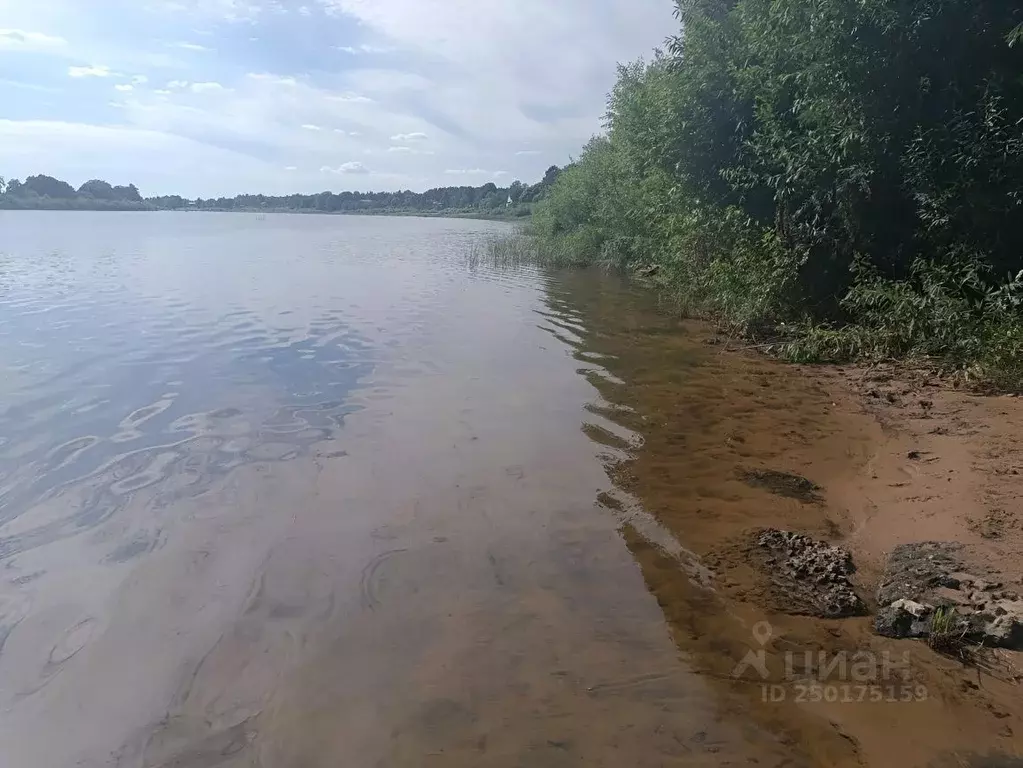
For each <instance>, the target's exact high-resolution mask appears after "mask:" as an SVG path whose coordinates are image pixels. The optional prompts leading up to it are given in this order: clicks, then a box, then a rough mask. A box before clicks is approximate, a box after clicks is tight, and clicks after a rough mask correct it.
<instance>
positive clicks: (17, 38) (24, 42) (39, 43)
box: [0, 29, 67, 51]
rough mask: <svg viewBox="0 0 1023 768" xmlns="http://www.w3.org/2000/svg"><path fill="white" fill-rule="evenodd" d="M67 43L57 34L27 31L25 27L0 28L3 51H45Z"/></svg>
mask: <svg viewBox="0 0 1023 768" xmlns="http://www.w3.org/2000/svg"><path fill="white" fill-rule="evenodd" d="M65 45H67V40H65V39H64V38H63V37H58V36H57V35H46V34H43V33H42V32H27V31H25V30H24V29H0V50H2V51H45V50H51V49H53V48H60V47H62V46H65Z"/></svg>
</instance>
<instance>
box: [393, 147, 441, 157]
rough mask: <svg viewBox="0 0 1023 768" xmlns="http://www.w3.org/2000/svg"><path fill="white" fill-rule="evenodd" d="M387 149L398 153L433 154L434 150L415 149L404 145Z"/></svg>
mask: <svg viewBox="0 0 1023 768" xmlns="http://www.w3.org/2000/svg"><path fill="white" fill-rule="evenodd" d="M387 151H388V152H390V153H392V154H398V155H433V154H435V152H434V151H433V150H430V149H416V148H415V147H406V146H404V145H402V146H397V147H388V148H387Z"/></svg>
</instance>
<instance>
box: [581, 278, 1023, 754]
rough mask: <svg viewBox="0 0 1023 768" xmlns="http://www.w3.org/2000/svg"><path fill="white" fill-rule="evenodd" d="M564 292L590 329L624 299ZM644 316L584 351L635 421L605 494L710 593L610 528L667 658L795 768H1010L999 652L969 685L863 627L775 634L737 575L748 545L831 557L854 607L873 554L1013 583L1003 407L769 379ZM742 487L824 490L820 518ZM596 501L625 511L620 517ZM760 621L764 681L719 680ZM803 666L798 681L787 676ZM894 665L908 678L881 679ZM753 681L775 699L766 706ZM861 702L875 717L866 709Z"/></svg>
mask: <svg viewBox="0 0 1023 768" xmlns="http://www.w3.org/2000/svg"><path fill="white" fill-rule="evenodd" d="M575 280H576V281H577V282H579V283H583V284H588V285H589V289H590V291H591V293H592V296H591V300H590V301H589V302H588V312H590V313H593V315H594V316H597V317H599V316H600V315H602V314H603V315H609V316H614V315H616V314H617V313H618V312H619V311H620V309H619V307H618V306H617V305H618V304H619V303H620V302H621V301H623V300H628V299H626V298H625V296H627V295H628V292H626V293H625V294H615V293H612V292H610V291H607V290H604V289H602V288H601V287H600V284H599V283H598V282H593V281H590V279H589V278H587V277H586V276H577V277H576V278H575ZM588 281H589V282H588ZM573 292H574V293H575V294H576V295H580V294H585V292H586V289H584V288H579V287H578V286H576V287H575V288H574V289H573ZM651 303H652V302H647V311H645V312H644V311H641V310H640V311H636V310H637V308H638V307H642V306H644V305H643V303H642V302H637V303H634V304H633V310H634V311H632V312H630V321H629V323H628V324H627V325H626V326H621V327H619V329H618V330H617V331H615V332H611V333H608V334H605V335H601V336H593V337H589V338H588V342H589V343H592V345H593V347H594V348H595V349H597V350H599V351H600V352H601V353H603V354H604V355H606V356H607V357H606V358H605V359H606V360H607V361H608V362H607V367H608V369H609V370H610V371H611V372H612V373H614V374H616V375H618V376H620V377H621V378H622V379H625V380H627V382H628V385H627V386H624V385H618V384H614V383H603V384H598V387H599V388H600V390H601V392H602V394H603V395H604V396H605V398H606V399H608V400H609V401H611V402H613V403H616V404H618V405H620V406H625V407H627V408H630V409H632V413H631V414H630V415H620V416H618V421H619V422H620V423H623V424H628V425H630V426H632V427H634V428H635V429H636V430H638V431H640V432H641V433H642V434H643V436H644V438H645V442H644V445H643V447H642V448H641V449H640V450H638V451H636V452H635V455H634V456H633V457H632V458H629V459H627V460H625V461H619V462H617V463H612V464H611V465H610V467H611V475H612V476H613V477H614V478H615V479H616V485H617V487H618V488H619V489H620V490H619V495H620V494H621V491H625V492H627V493H628V494H630V495H633V496H634V497H635V498H636V499H638V500H639V501H640V502H642V506H643V507H644V508H645V509H646V510H647V511H648V512H649V513H650V514H651V515H652V516H653V517H654V518H656V520H657V521H658V522H660V523H661V524H662V525H663V526H664V527H665V528H667V529H668V530H669V531H671V532H672V534H674V536H675V537H676V538H677V539H678V540H680V541H683V542H685V544H686V546H687V547H688V548H690V549H691V550H692V551H693V552H694V553H695V554H696V555H697V556H698V557H699V558H700V560H701V561H702V562H703V563H704V564H705V565H706V566H708V567H709V568H710V569H712V571H713V573H712V575H711V577H710V578H709V579H708V580H707V582H706V584H707V586H708V587H709V588H701V587H699V586H698V585H696V584H694V581H693V579H692V578H691V577H690V576H689V575H687V574H686V573H685V572H683V571H680V569H679V568H678V564H677V563H676V562H674V561H673V559H672V558H670V557H666V556H665V554H664V552H663V551H662V550H661V549H660V548H659V547H656V546H652V545H651V543H650V541H649V540H648V538H647V537H644V536H643V535H641V534H640V533H638V532H633V531H630V530H629V527H628V526H626V528H625V531H626V537H627V539H628V540H629V544H630V548H631V549H632V551H633V553H634V555H635V556H636V558H637V561H638V562H639V563H640V564H641V566H642V569H643V573H644V578H645V579H646V581H647V584H648V586H649V588H650V589H651V591H652V592H653V593H654V594H655V595H656V596H657V598H658V602H659V603H660V605H661V607H662V609H663V610H664V613H665V617H666V618H667V620H668V621H669V623H670V624H671V626H672V629H673V637H674V639H675V641H676V643H677V645H678V647H679V649H680V650H681V651H682V652H683V653H685V654H686V656H687V658H689V659H690V660H691V661H692V663H693V666H694V669H695V670H696V671H697V672H698V673H699V674H700V675H701V676H703V677H705V678H706V679H707V680H708V681H709V682H710V683H711V684H712V686H715V687H717V689H718V693H719V695H720V696H721V697H722V699H721V700H722V702H725V707H726V710H727V711H728V712H729V713H730V715H731V716H732V717H734V718H735V719H744V718H748V719H751V720H752V721H753V722H756V723H757V724H758V725H760V726H761V727H763V728H765V729H766V730H768V731H769V732H771V733H774V734H775V735H776V736H777V737H778V738H779V739H780V740H782V742H783V743H785V744H787V745H788V747H789V749H790V752H789V758H790V760H791V764H793V765H820V766H845V765H848V766H890V765H899V766H931V765H934V766H982V765H983V766H988V765H990V766H995V765H998V766H1012V765H1023V758H1020V757H1019V755H1020V754H1021V752H1020V750H1021V748H1023V740H1021V735H1023V704H1021V703H1020V699H1019V687H1018V685H1017V680H1018V679H1020V678H1019V673H1018V670H1021V669H1023V664H1021V658H1020V657H1021V655H1020V654H1017V653H1013V652H1003V651H999V652H998V653H997V656H996V659H997V668H996V669H994V670H984V671H982V670H978V669H977V668H975V667H970V666H964V665H963V664H961V663H960V662H959V661H957V660H954V659H951V658H948V657H945V656H941V655H938V654H936V653H935V652H933V651H931V650H930V649H929V648H928V647H927V646H926V645H925V644H923V643H921V642H919V641H892V640H887V639H885V638H881V637H877V636H876V635H874V633H873V632H872V628H871V623H870V622H871V618H870V617H861V618H850V619H840V620H821V619H815V618H810V617H805V616H791V615H787V614H786V613H785V612H784V610H783V609H784V607H785V606H784V604H783V602H782V601H781V600H780V599H779V596H778V595H776V594H775V593H774V592H773V588H772V586H771V579H770V574H769V573H765V572H764V571H763V570H761V569H759V568H757V567H754V565H753V558H752V557H751V535H752V534H753V533H754V532H755V531H757V530H758V529H761V528H764V527H776V528H783V529H789V530H794V531H799V532H803V533H807V534H810V535H812V536H814V537H816V538H819V539H823V540H826V541H829V542H832V543H836V544H839V545H841V546H843V547H845V548H847V549H849V550H850V551H851V552H852V554H853V557H854V561H855V562H856V563H857V565H858V566H859V571H858V573H857V575H856V583H857V585H858V588H859V591H860V593H861V595H862V596H863V597H864V598H865V599H867V600H868V603H870V604H871V607H876V606H874V605H873V593H874V591H875V590H876V588H877V583H878V579H879V577H880V574H881V570H882V568H883V562H884V557H885V555H886V553H887V552H888V551H890V550H891V548H892V547H894V546H895V545H897V544H899V543H904V542H910V541H925V540H949V541H959V542H963V543H965V544H966V545H967V549H968V551H969V553H970V558H971V562H974V563H978V564H980V565H982V566H983V567H984V570H985V571H986V570H987V569H991V570H990V572H991V574H992V576H993V577H995V578H998V577H999V576H1001V577H1002V579H1003V580H1004V581H1005V583H1006V584H1015V583H1018V581H1019V571H1018V563H1019V557H1020V554H1019V553H1020V552H1021V551H1023V530H1021V528H1020V525H1019V523H1018V522H1017V520H1016V516H1015V513H1014V511H1013V509H1014V507H1015V506H1016V504H1017V503H1018V499H1019V498H1020V496H1021V494H1023V482H1021V480H1020V476H1019V474H1018V473H1019V472H1020V471H1023V466H1021V465H1020V464H1019V448H1018V447H1017V443H1016V435H1018V434H1019V433H1020V430H1021V429H1023V407H1021V406H1020V401H1019V399H1017V398H1008V397H985V396H981V395H976V394H971V393H968V392H964V391H954V390H951V389H949V387H948V386H947V385H946V384H943V383H941V382H939V381H938V380H937V379H936V378H935V377H933V376H931V377H928V376H923V375H916V376H907V375H899V373H898V372H897V371H896V372H895V373H894V374H893V373H892V372H887V371H885V370H874V369H871V370H864V369H857V368H847V369H840V368H827V367H800V366H790V365H785V364H782V363H779V362H777V361H773V360H770V359H767V358H764V357H763V356H761V355H759V354H757V353H755V352H752V351H741V350H736V349H735V348H736V347H740V346H741V345H740V344H738V343H735V342H731V341H730V340H727V339H723V338H721V337H719V336H717V335H716V334H715V333H714V332H713V331H712V330H711V329H709V328H706V327H703V326H700V325H699V324H691V323H682V322H678V321H674V320H672V319H671V317H670V313H667V312H658V311H657V310H656V309H651V308H650V306H649V305H650V304H651ZM587 317H589V315H587ZM593 325H594V326H595V327H599V326H600V325H601V324H600V322H599V321H594V322H593ZM597 381H599V380H597ZM911 451H912V452H915V453H913V454H912V457H911V453H910V452H911ZM750 469H753V470H758V469H766V470H776V471H781V472H790V473H797V474H799V475H802V476H805V477H807V478H809V479H810V480H812V481H813V482H815V483H816V484H818V485H819V486H821V492H820V493H821V496H822V500H821V503H805V502H803V501H799V500H796V499H791V498H785V497H784V496H779V495H775V494H772V493H770V492H769V491H768V490H765V489H760V488H752V487H750V485H749V484H747V483H745V482H743V479H742V475H743V473H744V472H745V471H747V470H750ZM605 501H606V503H607V505H608V506H610V507H612V508H623V507H624V508H625V509H628V503H627V502H625V503H623V502H622V500H621V499H620V498H619V499H618V500H616V499H615V498H613V497H612V498H609V499H606V500H605ZM626 517H627V515H626ZM763 621H767V622H769V624H770V628H771V636H770V638H769V639H768V640H767V641H766V643H765V644H764V645H763V647H764V649H765V650H766V652H767V653H766V657H767V666H768V670H769V675H768V676H767V678H766V679H761V677H760V675H759V674H758V673H757V672H756V671H755V670H754V671H749V672H748V673H747V672H744V674H743V675H741V677H740V679H739V680H736V679H735V676H734V675H735V673H736V664H737V663H738V662H740V661H741V660H742V658H743V657H744V654H745V653H746V652H747V651H748V650H750V649H753V650H759V648H760V647H761V642H760V640H758V638H757V631H758V630H757V624H758V622H763ZM808 651H809V652H812V654H813V656H812V657H811V658H812V659H814V660H816V661H815V664H814V665H811V666H810V667H809V668H806V667H805V666H803V667H800V663H804V664H805V659H806V656H805V654H806V652H808ZM821 652H823V653H825V654H826V658H829V659H832V660H833V659H835V658H837V655H838V654H840V653H842V652H844V653H845V654H846V658H853V655H854V654H857V653H866V654H868V655H869V658H872V659H882V658H884V654H886V653H887V654H889V657H888V658H890V659H891V660H892V661H893V668H895V669H896V670H897V671H896V672H895V673H894V675H892V676H891V677H890V678H889V677H886V676H884V675H883V674H876V673H877V672H882V673H883V670H882V669H880V668H878V669H875V670H874V672H875V675H874V677H873V678H865V679H856V680H850V679H849V678H848V677H846V678H842V677H841V676H838V675H833V676H832V677H828V676H827V674H828V673H824V674H823V675H822V674H821V667H820V663H819V658H820V657H819V656H818V654H819V653H821ZM907 653H908V659H909V663H908V665H905V666H904V667H899V666H897V665H898V663H899V662H901V661H902V660H903V659H904V658H906V657H904V656H903V654H907ZM789 659H794V660H795V662H796V663H795V667H796V669H795V674H794V675H793V672H792V671H791V670H790V669H789V667H787V666H786V664H787V663H789V662H788V660H789ZM765 682H766V683H767V684H769V685H775V686H777V687H776V688H775V689H774V690H775V693H774V694H773V695H775V696H778V697H782V696H783V697H784V700H780V701H766V702H765V701H764V696H765V689H764V687H763V684H764V683H765ZM817 683H823V685H821V686H819V688H825V687H827V686H828V685H829V684H830V687H831V689H832V690H833V691H834V692H835V693H836V695H837V696H838V700H836V701H831V702H829V701H824V700H821V701H814V700H812V699H811V695H812V694H808V693H807V691H808V690H812V687H813V686H814V685H815V684H817ZM850 683H851V685H850ZM864 684H865V685H866V686H867V690H866V693H865V694H864V691H863V688H864ZM892 686H894V687H892ZM878 687H879V688H880V690H877V689H878ZM872 691H873V692H875V693H876V694H877V695H880V696H881V697H882V700H881V701H870V700H869V696H870V695H871V692H872ZM767 695H771V693H770V690H768V692H767ZM864 695H865V696H866V700H862V701H861V700H859V698H860V697H862V696H864ZM843 696H847V697H849V698H850V699H851V700H847V701H846V700H842V697H843ZM904 696H905V697H907V698H911V700H909V701H903V700H901V699H902V698H903V697H904ZM889 699H894V700H893V701H889Z"/></svg>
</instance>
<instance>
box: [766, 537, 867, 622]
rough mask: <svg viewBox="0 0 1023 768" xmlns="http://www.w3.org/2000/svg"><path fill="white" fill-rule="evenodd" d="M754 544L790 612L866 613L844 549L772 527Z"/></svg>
mask: <svg viewBox="0 0 1023 768" xmlns="http://www.w3.org/2000/svg"><path fill="white" fill-rule="evenodd" d="M756 544H757V547H758V548H759V549H760V550H761V553H762V558H763V564H764V565H765V566H766V568H767V570H768V572H769V573H770V574H771V581H772V584H773V586H774V588H775V591H776V594H777V595H778V596H779V597H780V598H781V601H782V602H783V603H784V604H785V607H786V608H787V609H788V610H789V611H790V612H793V613H805V614H809V615H812V616H821V617H825V618H839V617H842V616H858V615H861V614H864V613H866V610H867V609H866V606H865V605H864V603H863V600H861V599H860V596H859V595H857V594H856V590H855V589H854V588H853V585H852V583H851V582H850V581H849V577H850V576H851V575H852V574H853V572H854V571H855V568H854V567H853V562H852V557H851V556H850V555H849V553H848V552H847V551H845V550H844V549H841V548H840V547H834V546H831V545H830V544H826V543H824V542H822V541H816V540H815V539H811V538H810V537H809V536H805V535H803V534H801V533H793V532H791V531H780V530H777V529H775V528H769V529H767V530H765V531H762V532H761V533H760V534H759V535H758V536H757V540H756Z"/></svg>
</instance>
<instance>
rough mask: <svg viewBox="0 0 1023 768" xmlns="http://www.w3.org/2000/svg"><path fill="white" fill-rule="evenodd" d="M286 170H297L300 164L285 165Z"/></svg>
mask: <svg viewBox="0 0 1023 768" xmlns="http://www.w3.org/2000/svg"><path fill="white" fill-rule="evenodd" d="M284 170H286V171H297V170H298V166H297V165H286V166H284Z"/></svg>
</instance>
